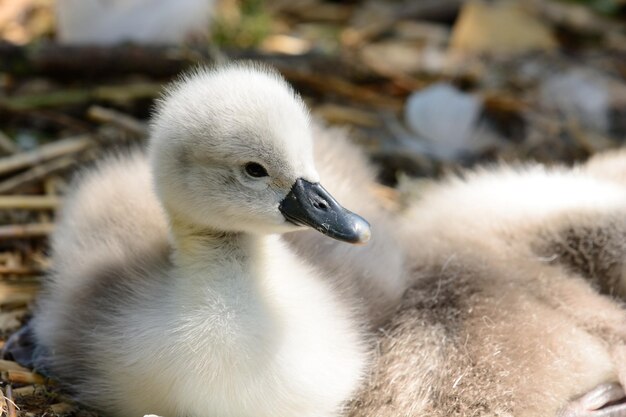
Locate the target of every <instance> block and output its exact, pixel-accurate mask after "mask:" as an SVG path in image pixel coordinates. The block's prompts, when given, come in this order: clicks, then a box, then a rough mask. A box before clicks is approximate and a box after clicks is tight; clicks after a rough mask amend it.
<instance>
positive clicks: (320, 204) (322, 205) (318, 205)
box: [313, 200, 328, 210]
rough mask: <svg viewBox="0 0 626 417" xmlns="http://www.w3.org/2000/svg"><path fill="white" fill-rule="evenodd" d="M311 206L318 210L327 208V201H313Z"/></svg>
mask: <svg viewBox="0 0 626 417" xmlns="http://www.w3.org/2000/svg"><path fill="white" fill-rule="evenodd" d="M313 207H315V208H316V209H318V210H328V203H327V202H326V201H323V200H322V201H315V202H314V203H313Z"/></svg>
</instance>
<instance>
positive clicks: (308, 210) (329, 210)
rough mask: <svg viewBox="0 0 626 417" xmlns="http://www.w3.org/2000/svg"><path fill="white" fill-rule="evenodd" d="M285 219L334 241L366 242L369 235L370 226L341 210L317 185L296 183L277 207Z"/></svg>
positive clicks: (303, 181) (362, 219)
mask: <svg viewBox="0 0 626 417" xmlns="http://www.w3.org/2000/svg"><path fill="white" fill-rule="evenodd" d="M279 209H280V212H281V213H282V214H283V216H285V219H287V220H288V221H290V222H291V223H293V224H296V225H307V226H310V227H312V228H313V229H315V230H317V231H318V232H320V233H323V234H325V235H326V236H330V237H332V238H333V239H337V240H341V241H343V242H348V243H366V242H367V241H368V240H369V239H370V236H371V231H370V225H369V223H368V222H367V221H366V220H365V219H364V218H363V217H361V216H359V215H357V214H354V213H352V212H351V211H349V210H346V209H345V208H343V207H341V206H340V205H339V203H337V201H336V200H335V199H334V198H333V197H332V196H331V195H330V194H329V193H328V191H326V190H325V189H324V187H322V186H321V185H320V184H319V183H315V184H314V183H311V182H309V181H307V180H305V179H302V178H299V179H298V180H296V182H295V184H294V185H293V187H291V191H290V192H289V194H287V196H286V197H285V199H284V200H283V201H281V203H280V206H279Z"/></svg>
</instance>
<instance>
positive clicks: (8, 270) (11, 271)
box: [0, 265, 43, 276]
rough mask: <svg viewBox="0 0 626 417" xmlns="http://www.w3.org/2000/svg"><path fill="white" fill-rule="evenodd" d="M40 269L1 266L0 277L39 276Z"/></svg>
mask: <svg viewBox="0 0 626 417" xmlns="http://www.w3.org/2000/svg"><path fill="white" fill-rule="evenodd" d="M42 273H43V270H42V269H39V268H31V267H27V266H3V265H0V275H30V276H32V275H40V274H42Z"/></svg>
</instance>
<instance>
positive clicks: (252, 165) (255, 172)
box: [243, 162, 269, 178]
mask: <svg viewBox="0 0 626 417" xmlns="http://www.w3.org/2000/svg"><path fill="white" fill-rule="evenodd" d="M243 168H244V170H245V171H246V174H248V175H250V176H251V177H254V178H261V177H267V176H268V175H269V174H268V173H267V170H266V169H265V167H264V166H263V165H261V164H258V163H256V162H248V163H247V164H245V165H244V167H243Z"/></svg>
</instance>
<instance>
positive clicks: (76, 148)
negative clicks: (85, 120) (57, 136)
mask: <svg viewBox="0 0 626 417" xmlns="http://www.w3.org/2000/svg"><path fill="white" fill-rule="evenodd" d="M95 144H96V141H95V140H94V138H93V136H91V135H81V136H76V137H72V138H67V139H61V140H58V141H55V142H53V143H49V144H47V145H43V146H40V147H38V148H36V149H33V150H32V151H29V152H23V153H19V154H16V155H12V156H8V157H6V158H1V159H0V175H3V174H7V173H10V172H13V171H17V170H19V169H23V168H28V167H32V166H33V165H36V164H38V163H41V162H44V161H48V160H50V159H53V158H58V157H60V156H64V155H69V154H75V153H77V152H80V151H83V150H85V149H87V148H88V147H90V146H93V145H95Z"/></svg>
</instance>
